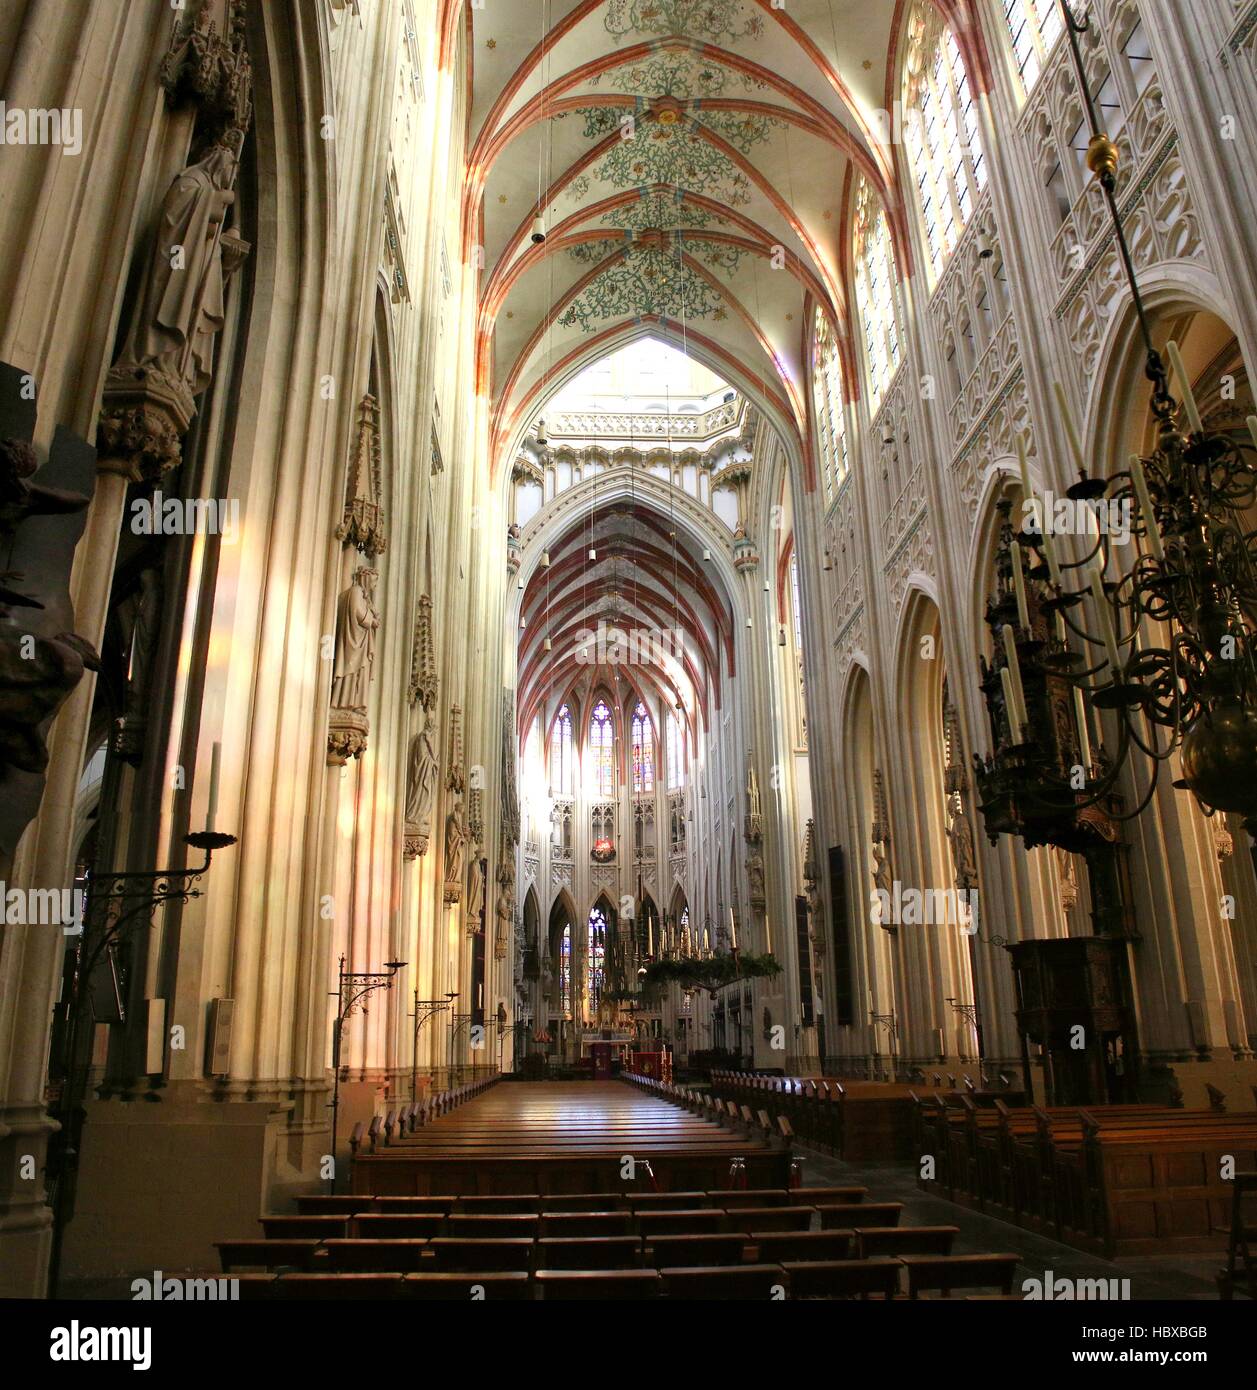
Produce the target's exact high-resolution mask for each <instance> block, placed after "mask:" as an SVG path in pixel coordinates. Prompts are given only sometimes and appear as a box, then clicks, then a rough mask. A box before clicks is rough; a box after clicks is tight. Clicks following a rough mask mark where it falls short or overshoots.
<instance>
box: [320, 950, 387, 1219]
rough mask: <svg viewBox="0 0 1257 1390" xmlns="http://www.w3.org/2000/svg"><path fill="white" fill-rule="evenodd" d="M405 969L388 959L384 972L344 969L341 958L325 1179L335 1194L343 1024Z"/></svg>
mask: <svg viewBox="0 0 1257 1390" xmlns="http://www.w3.org/2000/svg"><path fill="white" fill-rule="evenodd" d="M405 968H406V962H405V961H404V960H388V961H385V962H384V969H383V970H346V969H345V957H344V956H341V958H340V976H339V984H338V988H337V990H336V992H335V993H334V994H333V995H332V998H333V999H335V1000H336V1021H335V1022H334V1023H333V1024H332V1099H331V1100H330V1101H329V1102H328V1108H329V1109H330V1110H331V1112H332V1150H331V1152H332V1171H331V1175H330V1176H329V1178H328V1189H327V1190H328V1191H329V1192H330V1193H335V1191H336V1140H337V1134H338V1130H339V1120H340V1052H341V1043H342V1042H343V1040H344V1036H345V1023H346V1022H347V1021H348V1020H349V1019H350V1018H352V1017H353V1015H354V1014H356V1013H357V1012H358V1011H359V1009H362V1011H363V1012H364V1013H365V1012H366V1010H365V1008H363V1001H364V1000H365V999H366V998H367V997H368V996H369V995H371V994H374V993H375V991H376V990H377V989H391V988H392V987H393V981H394V980H395V979H396V978H397V972H398V971H399V970H404V969H405Z"/></svg>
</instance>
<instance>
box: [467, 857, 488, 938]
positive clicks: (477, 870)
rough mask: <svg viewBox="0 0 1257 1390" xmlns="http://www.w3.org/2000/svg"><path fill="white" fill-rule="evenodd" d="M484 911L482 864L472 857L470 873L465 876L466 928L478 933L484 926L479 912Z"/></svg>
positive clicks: (470, 931)
mask: <svg viewBox="0 0 1257 1390" xmlns="http://www.w3.org/2000/svg"><path fill="white" fill-rule="evenodd" d="M483 911H484V866H483V865H482V864H481V862H480V860H479V859H473V860H472V863H471V873H470V874H469V875H468V876H467V930H468V932H469V933H474V934H476V935H479V933H480V932H481V930H482V929H483V927H484V923H483V922H482V921H481V913H482V912H483Z"/></svg>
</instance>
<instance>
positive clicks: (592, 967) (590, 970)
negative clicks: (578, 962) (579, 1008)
mask: <svg viewBox="0 0 1257 1390" xmlns="http://www.w3.org/2000/svg"><path fill="white" fill-rule="evenodd" d="M606 957H607V915H606V913H605V912H603V910H602V908H600V907H595V908H594V910H593V911H592V912H591V913H590V914H589V951H588V954H587V956H586V960H585V968H586V975H587V979H588V981H589V987H588V998H589V1008H590V1012H592V1011H593V1010H594V1009H596V1008H597V1007H598V1001H599V1000H600V999H601V998H602V985H603V970H604V965H605V962H606Z"/></svg>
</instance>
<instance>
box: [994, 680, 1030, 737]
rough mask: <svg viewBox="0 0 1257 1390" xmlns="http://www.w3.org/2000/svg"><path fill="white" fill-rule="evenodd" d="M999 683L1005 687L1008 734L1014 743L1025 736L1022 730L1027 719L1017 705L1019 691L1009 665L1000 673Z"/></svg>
mask: <svg viewBox="0 0 1257 1390" xmlns="http://www.w3.org/2000/svg"><path fill="white" fill-rule="evenodd" d="M999 683H1000V685H1001V686H1003V688H1004V708H1005V710H1007V712H1008V735H1009V737H1010V738H1011V739H1012V741H1013V743H1015V744H1016V743H1020V742H1021V741H1022V739H1023V738H1024V737H1025V735H1024V734H1023V733H1022V730H1023V729H1024V728H1025V724H1026V721H1025V720H1024V719H1023V718H1022V717H1021V711H1020V710H1019V709H1018V707H1017V691H1016V689H1015V688H1014V686H1013V678H1012V676H1011V675H1009V672H1008V667H1007V666H1005V667H1004V669H1003V670H1002V671H1001V672H1000V673H999Z"/></svg>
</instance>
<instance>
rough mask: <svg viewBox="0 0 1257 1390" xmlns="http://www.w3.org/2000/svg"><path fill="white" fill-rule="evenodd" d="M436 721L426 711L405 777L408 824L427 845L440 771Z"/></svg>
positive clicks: (411, 747)
mask: <svg viewBox="0 0 1257 1390" xmlns="http://www.w3.org/2000/svg"><path fill="white" fill-rule="evenodd" d="M435 724H436V719H435V717H434V715H433V713H432V711H431V710H430V709H426V710H424V712H423V728H422V729H420V730H419V732H418V733H417V734H415V736H414V737H413V738H412V739H411V740H410V769H409V772H408V775H407V778H406V824H407V825H408V826H410V827H411V828H412V829H413V830H414V831H415V832H416V833H417V834H418V835H419V836H421V837H422V840H423V843H424V847H425V848H426V847H427V840H428V836H429V835H430V834H431V831H432V808H433V806H434V805H435V804H436V783H437V773H438V772H439V767H438V762H437V752H436V739H435V737H434V726H435Z"/></svg>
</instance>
